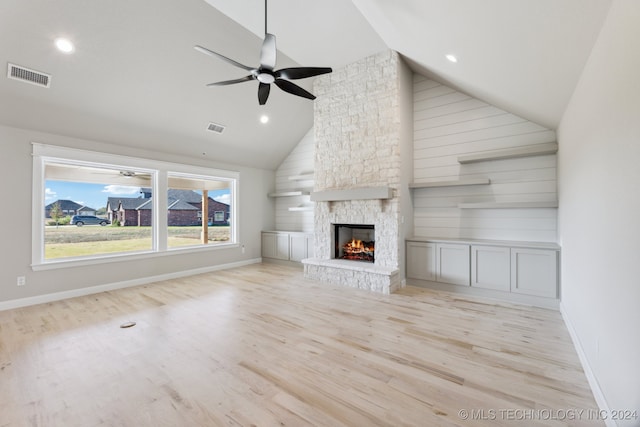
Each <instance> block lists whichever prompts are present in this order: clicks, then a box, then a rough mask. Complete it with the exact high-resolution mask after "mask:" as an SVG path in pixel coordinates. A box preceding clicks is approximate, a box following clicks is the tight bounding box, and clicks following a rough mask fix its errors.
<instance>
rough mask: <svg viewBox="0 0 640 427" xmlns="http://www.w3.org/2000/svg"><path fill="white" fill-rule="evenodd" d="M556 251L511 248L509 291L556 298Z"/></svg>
mask: <svg viewBox="0 0 640 427" xmlns="http://www.w3.org/2000/svg"><path fill="white" fill-rule="evenodd" d="M557 277H558V253H557V252H556V251H549V250H543V249H530V248H512V249H511V292H517V293H520V294H526V295H536V296H540V297H549V298H557V297H558V287H557Z"/></svg>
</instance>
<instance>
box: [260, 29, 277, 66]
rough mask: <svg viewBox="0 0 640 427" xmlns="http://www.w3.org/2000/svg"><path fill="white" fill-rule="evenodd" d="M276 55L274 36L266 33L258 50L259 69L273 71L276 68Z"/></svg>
mask: <svg viewBox="0 0 640 427" xmlns="http://www.w3.org/2000/svg"><path fill="white" fill-rule="evenodd" d="M276 54H277V52H276V36H274V35H273V34H269V33H267V34H265V35H264V41H263V42H262V50H260V67H261V68H264V69H267V70H271V71H273V69H274V68H275V67H276Z"/></svg>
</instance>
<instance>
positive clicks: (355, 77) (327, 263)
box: [303, 51, 413, 293]
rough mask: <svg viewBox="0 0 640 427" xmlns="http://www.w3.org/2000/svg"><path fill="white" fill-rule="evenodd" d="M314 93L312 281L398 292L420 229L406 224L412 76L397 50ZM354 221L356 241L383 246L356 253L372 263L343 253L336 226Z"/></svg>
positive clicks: (333, 77)
mask: <svg viewBox="0 0 640 427" xmlns="http://www.w3.org/2000/svg"><path fill="white" fill-rule="evenodd" d="M314 93H315V94H316V95H317V96H318V99H316V101H315V104H314V105H315V107H314V129H315V135H314V136H315V144H316V146H315V166H314V167H315V168H314V178H315V184H314V191H313V193H312V194H311V200H312V201H314V202H315V205H314V206H315V207H314V242H315V244H314V249H315V253H314V256H313V257H312V258H308V259H305V260H303V264H304V269H305V276H306V277H309V278H313V279H316V280H320V281H324V282H329V283H334V284H340V285H344V286H350V287H357V288H361V289H367V290H372V291H377V292H382V293H390V292H393V291H395V290H397V289H398V288H400V287H401V286H402V285H403V279H404V238H405V230H408V231H409V232H410V231H411V230H412V226H413V225H412V224H411V223H410V221H409V220H405V219H408V218H411V216H412V215H411V212H412V207H411V198H410V195H409V189H408V184H409V182H410V181H411V179H412V173H413V164H412V155H413V147H412V141H413V128H412V122H413V109H412V95H411V93H412V74H411V72H410V71H409V69H408V67H407V66H406V65H405V64H404V63H403V62H402V60H401V58H400V57H399V55H398V53H397V52H393V51H385V52H382V53H380V54H377V55H374V56H371V57H368V58H365V59H363V60H361V61H358V62H356V63H354V64H351V65H348V66H346V67H345V68H343V69H340V70H336V71H334V72H333V73H332V74H328V75H325V76H321V77H319V78H318V79H317V80H316V81H315V83H314ZM348 224H350V225H352V226H354V225H355V227H352V230H351V231H349V233H351V238H350V239H351V240H356V241H357V240H360V241H361V243H363V242H375V243H374V244H373V245H369V246H367V248H366V249H365V248H364V247H361V248H358V249H356V250H355V251H354V252H356V253H359V254H361V255H363V256H356V258H358V257H359V258H365V259H357V260H354V259H353V257H347V258H345V257H342V256H341V255H339V252H340V250H339V248H337V246H340V247H342V246H343V245H344V244H345V243H346V242H344V243H342V242H340V240H341V239H342V238H341V236H340V235H339V233H338V232H337V231H336V226H337V225H348ZM365 226H366V227H365ZM367 230H368V231H367ZM365 231H366V233H369V232H371V236H372V237H368V236H369V234H366V235H364V233H365ZM345 233H347V232H345ZM354 233H355V235H356V236H355V237H354V236H353V234H354ZM360 236H365V237H360ZM354 245H358V243H357V242H354ZM363 246H364V244H363ZM370 246H373V247H370ZM371 249H373V250H371ZM336 252H338V254H337V253H336ZM367 254H370V256H368V255H367ZM365 261H366V262H365Z"/></svg>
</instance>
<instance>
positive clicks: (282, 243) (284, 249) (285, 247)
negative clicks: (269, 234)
mask: <svg viewBox="0 0 640 427" xmlns="http://www.w3.org/2000/svg"><path fill="white" fill-rule="evenodd" d="M274 258H276V259H284V260H288V259H289V234H287V233H278V234H276V256H275V257H274Z"/></svg>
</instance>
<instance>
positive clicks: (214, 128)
mask: <svg viewBox="0 0 640 427" xmlns="http://www.w3.org/2000/svg"><path fill="white" fill-rule="evenodd" d="M207 130H208V131H211V132H215V133H222V132H224V126H222V125H219V124H217V123H209V126H207Z"/></svg>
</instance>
